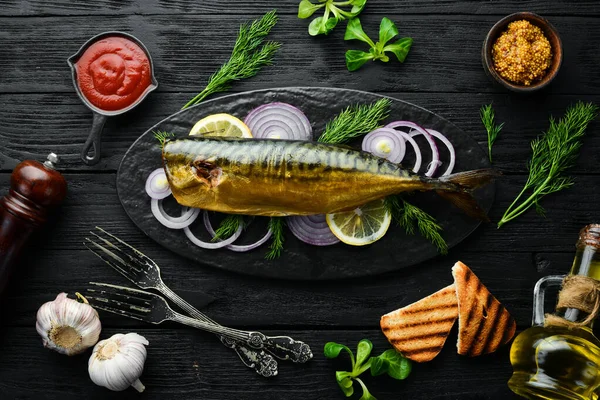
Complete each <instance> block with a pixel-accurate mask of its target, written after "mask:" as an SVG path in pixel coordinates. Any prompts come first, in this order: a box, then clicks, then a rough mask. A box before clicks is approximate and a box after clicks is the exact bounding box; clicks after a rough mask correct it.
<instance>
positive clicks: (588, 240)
mask: <svg viewBox="0 0 600 400" xmlns="http://www.w3.org/2000/svg"><path fill="white" fill-rule="evenodd" d="M585 246H591V247H594V248H596V249H600V224H589V225H586V226H585V227H583V229H582V230H581V231H579V240H577V248H581V247H585Z"/></svg>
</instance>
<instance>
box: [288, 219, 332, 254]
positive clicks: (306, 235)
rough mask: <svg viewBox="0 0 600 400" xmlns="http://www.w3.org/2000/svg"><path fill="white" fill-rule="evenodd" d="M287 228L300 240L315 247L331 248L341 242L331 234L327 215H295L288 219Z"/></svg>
mask: <svg viewBox="0 0 600 400" xmlns="http://www.w3.org/2000/svg"><path fill="white" fill-rule="evenodd" d="M286 222H287V226H288V228H290V231H292V233H293V234H294V236H296V237H297V238H298V239H300V240H302V241H303V242H304V243H308V244H312V245H313V246H331V245H332V244H336V243H339V242H340V240H339V239H338V238H337V237H336V236H335V235H334V234H333V232H331V229H329V225H327V221H326V220H325V214H318V215H295V216H293V217H287V218H286Z"/></svg>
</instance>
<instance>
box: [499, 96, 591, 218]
mask: <svg viewBox="0 0 600 400" xmlns="http://www.w3.org/2000/svg"><path fill="white" fill-rule="evenodd" d="M597 116H598V107H597V106H596V105H595V104H592V103H587V104H586V103H583V102H578V103H577V104H575V105H574V106H571V107H569V108H568V109H567V111H566V113H565V116H564V117H563V118H561V119H560V120H559V121H558V122H557V121H556V120H554V118H550V128H548V130H547V131H546V132H545V133H544V134H543V135H542V136H540V137H538V138H537V139H535V140H533V142H531V149H532V153H533V154H532V156H531V160H530V161H529V163H528V170H529V176H528V178H527V182H525V186H524V187H523V190H521V192H520V193H519V195H518V196H517V198H516V199H515V201H513V202H512V204H511V205H510V206H509V207H508V209H507V210H506V212H505V213H504V215H503V216H502V219H501V220H500V222H498V228H500V227H501V226H502V225H504V224H506V223H507V222H509V221H512V220H513V219H515V218H517V217H518V216H519V215H521V214H523V213H524V212H526V211H527V210H529V209H530V208H531V207H535V208H536V210H537V212H538V213H539V214H542V215H544V212H545V211H544V208H543V207H542V206H541V205H540V201H541V199H542V198H543V197H544V196H546V195H548V194H550V193H555V192H559V191H561V190H564V189H567V188H569V187H571V186H572V185H573V183H574V181H573V178H572V177H570V176H567V175H566V172H567V170H568V169H569V168H571V167H572V166H573V165H574V164H575V161H576V160H577V157H578V156H579V149H580V148H581V145H582V139H583V136H584V135H585V130H586V128H587V126H588V124H589V123H590V122H592V121H593V120H594V119H595V118H596V117H597Z"/></svg>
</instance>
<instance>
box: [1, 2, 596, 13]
mask: <svg viewBox="0 0 600 400" xmlns="http://www.w3.org/2000/svg"><path fill="white" fill-rule="evenodd" d="M298 3H300V0H279V1H277V2H276V3H275V2H272V1H267V0H258V1H254V0H211V1H190V0H168V1H164V0H116V1H95V0H75V1H70V2H68V3H67V2H64V1H60V0H58V1H57V0H22V1H20V0H3V1H2V8H1V9H0V15H6V16H33V15H94V16H98V15H129V14H138V15H151V14H182V13H185V14H241V15H247V14H248V13H257V12H258V13H260V12H265V11H266V10H269V9H271V8H273V7H276V8H277V9H278V10H279V12H280V13H282V14H290V15H296V13H297V10H298ZM315 3H316V1H315ZM572 5H573V2H572V1H569V0H553V1H547V0H508V1H506V0H505V1H478V0H435V1H428V0H413V1H402V2H399V1H395V0H377V1H373V0H371V1H369V2H368V3H367V7H366V9H365V12H372V13H380V14H389V13H390V12H392V11H395V12H398V13H402V14H425V15H431V14H492V15H503V14H510V13H513V12H517V11H524V10H527V11H532V12H539V13H541V14H545V15H589V14H593V13H598V2H597V1H595V0H578V1H577V7H573V6H572Z"/></svg>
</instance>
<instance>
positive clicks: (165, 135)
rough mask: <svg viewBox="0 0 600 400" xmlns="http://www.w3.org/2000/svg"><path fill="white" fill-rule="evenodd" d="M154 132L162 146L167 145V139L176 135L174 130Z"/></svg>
mask: <svg viewBox="0 0 600 400" xmlns="http://www.w3.org/2000/svg"><path fill="white" fill-rule="evenodd" d="M152 134H153V135H154V137H155V138H156V140H158V141H159V143H160V145H161V146H164V145H165V142H166V141H167V139H170V138H173V137H175V134H174V133H172V132H165V131H158V132H152Z"/></svg>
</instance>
